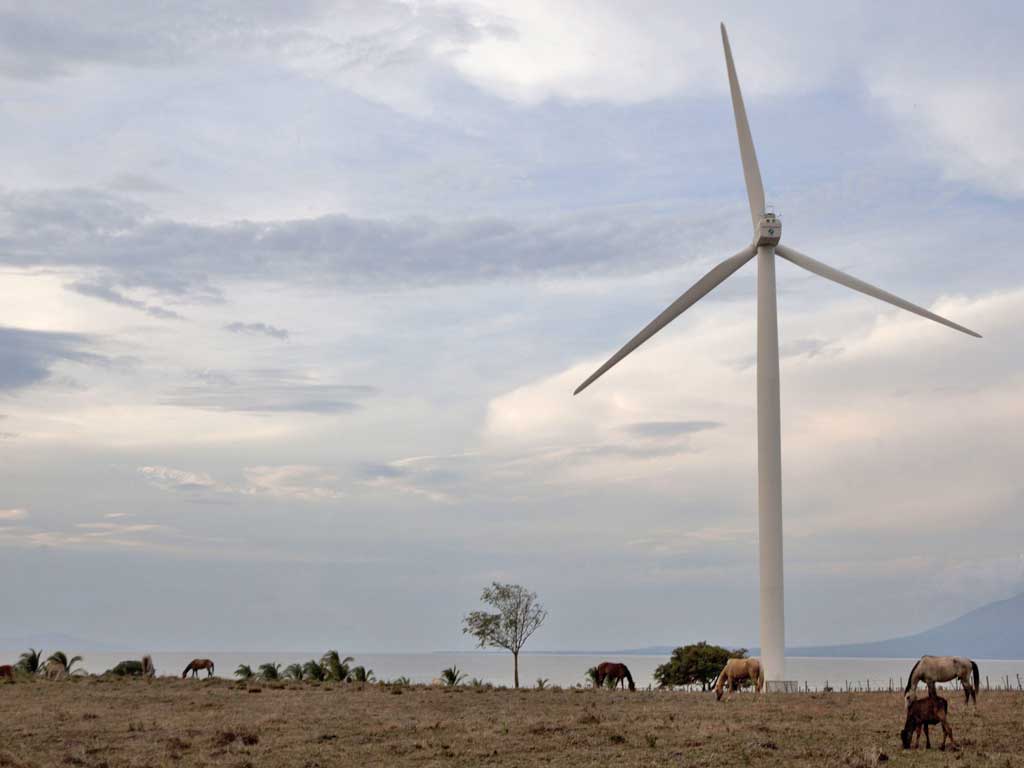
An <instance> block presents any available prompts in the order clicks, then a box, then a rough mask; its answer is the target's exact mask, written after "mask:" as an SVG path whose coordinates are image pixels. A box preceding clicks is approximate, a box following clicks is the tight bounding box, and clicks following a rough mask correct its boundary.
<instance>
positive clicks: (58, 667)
mask: <svg viewBox="0 0 1024 768" xmlns="http://www.w3.org/2000/svg"><path fill="white" fill-rule="evenodd" d="M45 670H46V672H45V674H46V679H47V680H63V679H64V678H65V677H67V676H68V668H67V667H65V666H64V665H63V664H61V663H60V662H59V661H56V660H54V659H51V660H50V661H48V662H46V667H45Z"/></svg>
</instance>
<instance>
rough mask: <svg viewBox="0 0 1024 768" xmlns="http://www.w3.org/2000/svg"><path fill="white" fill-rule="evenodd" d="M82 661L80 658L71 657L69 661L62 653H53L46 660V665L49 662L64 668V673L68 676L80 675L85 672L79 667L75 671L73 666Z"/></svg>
mask: <svg viewBox="0 0 1024 768" xmlns="http://www.w3.org/2000/svg"><path fill="white" fill-rule="evenodd" d="M80 661H82V657H81V656H72V657H71V658H70V659H69V658H68V657H67V654H66V653H64V651H54V652H53V653H51V654H50V657H49V658H48V659H47V660H46V663H47V664H50V663H51V662H52V663H54V664H57V665H59V666H62V667H64V672H65V673H67V674H69V675H82V674H85V670H84V669H82V668H81V667H79V668H78V669H75V668H74V666H75V664H77V663H78V662H80Z"/></svg>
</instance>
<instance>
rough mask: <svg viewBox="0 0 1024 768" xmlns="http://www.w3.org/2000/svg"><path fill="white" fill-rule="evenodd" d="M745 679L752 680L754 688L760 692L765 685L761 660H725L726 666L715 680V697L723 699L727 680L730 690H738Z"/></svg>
mask: <svg viewBox="0 0 1024 768" xmlns="http://www.w3.org/2000/svg"><path fill="white" fill-rule="evenodd" d="M743 680H750V681H751V682H752V683H753V684H754V689H755V690H756V691H757V692H758V693H760V692H761V688H762V687H764V670H763V669H761V662H760V661H759V660H758V659H729V660H728V661H727V662H725V668H724V669H723V670H722V671H721V672H719V673H718V679H716V680H715V698H716V699H718V700H719V701H721V700H722V692H723V688H724V687H725V684H726V682H727V681H728V683H729V692H730V693H732V692H733V691H735V690H736V688H737V687H738V685H739V683H741V682H742V681H743Z"/></svg>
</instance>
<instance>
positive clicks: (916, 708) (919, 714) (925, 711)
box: [900, 696, 957, 749]
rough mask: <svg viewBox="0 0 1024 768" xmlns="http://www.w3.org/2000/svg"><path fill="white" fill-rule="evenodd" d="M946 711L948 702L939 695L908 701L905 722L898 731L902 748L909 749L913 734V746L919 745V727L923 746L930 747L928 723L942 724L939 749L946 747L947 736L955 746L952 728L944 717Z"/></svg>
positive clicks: (947, 711)
mask: <svg viewBox="0 0 1024 768" xmlns="http://www.w3.org/2000/svg"><path fill="white" fill-rule="evenodd" d="M948 713H949V702H948V701H946V700H945V699H944V698H942V697H941V696H928V698H926V699H916V700H914V701H912V702H910V706H908V707H907V722H906V724H905V725H904V726H903V730H902V731H900V740H901V741H902V742H903V748H904V749H910V739H911V737H912V736H914V735H916V736H917V740H916V741H915V742H914V746H915V747H918V746H920V745H921V729H922V728H923V729H924V743H925V747H926V748H927V749H931V748H932V740H931V739H930V738H929V737H928V726H929V725H941V726H942V746H941V747H939V749H945V748H946V739H947V737H948V738H949V740H950V741H951V742H953V746H954V747H955V746H957V743H956V739H954V738H953V729H952V728H950V727H949V721H948V720H947V718H946V716H947V714H948Z"/></svg>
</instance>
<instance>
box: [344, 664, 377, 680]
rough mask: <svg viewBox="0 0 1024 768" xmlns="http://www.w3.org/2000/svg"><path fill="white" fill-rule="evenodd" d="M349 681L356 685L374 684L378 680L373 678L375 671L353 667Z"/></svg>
mask: <svg viewBox="0 0 1024 768" xmlns="http://www.w3.org/2000/svg"><path fill="white" fill-rule="evenodd" d="M349 679H350V680H351V681H352V682H354V683H372V682H374V681H375V680H376V678H375V677H374V676H373V670H372V669H367V668H366V667H363V666H359V667H352V671H351V672H349Z"/></svg>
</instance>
